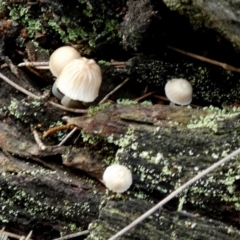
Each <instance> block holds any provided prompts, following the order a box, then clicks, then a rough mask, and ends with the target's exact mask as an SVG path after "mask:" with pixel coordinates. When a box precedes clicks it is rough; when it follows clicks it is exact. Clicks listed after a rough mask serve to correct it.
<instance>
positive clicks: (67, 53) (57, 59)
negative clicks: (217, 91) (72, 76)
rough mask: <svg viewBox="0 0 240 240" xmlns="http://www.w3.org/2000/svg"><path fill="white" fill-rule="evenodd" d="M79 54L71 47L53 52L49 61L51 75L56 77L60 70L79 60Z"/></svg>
mask: <svg viewBox="0 0 240 240" xmlns="http://www.w3.org/2000/svg"><path fill="white" fill-rule="evenodd" d="M80 57H81V55H80V53H79V52H78V51H77V50H76V49H75V48H73V47H70V46H64V47H60V48H58V49H57V50H55V51H54V52H53V53H52V55H51V56H50V59H49V68H50V71H51V73H52V74H53V75H54V76H55V77H58V76H59V75H60V73H61V71H62V69H63V68H64V67H65V66H66V65H67V64H68V63H69V62H71V61H72V60H74V59H78V58H80Z"/></svg>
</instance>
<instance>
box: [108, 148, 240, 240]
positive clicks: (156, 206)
mask: <svg viewBox="0 0 240 240" xmlns="http://www.w3.org/2000/svg"><path fill="white" fill-rule="evenodd" d="M239 153H240V148H238V149H237V150H235V151H234V152H232V153H230V154H229V155H228V156H226V157H224V158H223V159H221V160H219V161H218V162H216V163H214V164H213V165H211V166H210V167H208V168H207V169H205V170H203V171H202V172H200V173H199V174H197V175H196V176H195V177H193V178H192V179H190V180H189V181H187V182H186V183H184V184H183V185H182V186H180V187H179V188H178V189H176V190H175V191H173V192H172V193H171V194H169V195H168V196H167V197H166V198H164V199H163V200H162V201H160V202H159V203H158V204H156V205H155V206H154V207H152V208H151V209H149V210H148V211H147V212H145V213H144V214H143V215H141V216H140V217H139V218H137V219H136V220H134V221H133V222H132V223H130V224H129V225H128V226H126V227H125V228H123V229H122V230H121V231H119V232H118V233H116V234H115V235H114V236H112V237H111V238H109V239H108V240H115V239H117V238H118V237H120V236H122V235H123V234H125V233H126V232H128V231H129V230H130V229H131V228H133V227H135V226H136V225H137V224H139V223H140V222H142V221H143V220H144V219H145V218H147V217H149V216H150V215H151V214H152V213H154V212H155V211H156V210H158V209H159V208H160V207H162V206H163V205H164V204H165V203H167V202H168V201H170V200H171V199H173V198H174V197H176V196H177V195H178V194H179V193H181V192H182V191H183V190H185V189H186V188H187V187H188V186H190V185H191V184H193V183H195V182H196V181H197V180H199V179H201V178H202V177H204V176H206V175H207V174H208V173H210V172H211V171H213V170H215V169H216V168H217V167H219V166H221V165H223V164H225V163H226V162H228V161H229V160H231V158H233V157H235V156H236V155H238V154H239Z"/></svg>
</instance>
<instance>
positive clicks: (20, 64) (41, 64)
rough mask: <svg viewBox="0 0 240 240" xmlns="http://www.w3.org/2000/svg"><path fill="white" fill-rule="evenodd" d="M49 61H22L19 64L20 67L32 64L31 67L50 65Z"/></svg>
mask: <svg viewBox="0 0 240 240" xmlns="http://www.w3.org/2000/svg"><path fill="white" fill-rule="evenodd" d="M48 65H49V62H22V63H19V64H18V65H17V66H18V67H25V66H30V67H35V66H48Z"/></svg>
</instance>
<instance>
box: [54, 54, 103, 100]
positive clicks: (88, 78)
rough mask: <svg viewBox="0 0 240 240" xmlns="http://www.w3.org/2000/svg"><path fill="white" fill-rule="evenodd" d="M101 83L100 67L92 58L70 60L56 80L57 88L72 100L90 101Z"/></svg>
mask: <svg viewBox="0 0 240 240" xmlns="http://www.w3.org/2000/svg"><path fill="white" fill-rule="evenodd" d="M101 83H102V74H101V69H100V67H99V66H98V65H97V63H96V62H95V61H94V60H93V59H87V58H84V57H82V58H79V59H75V60H72V61H71V62H70V63H68V64H67V65H66V66H65V67H64V68H63V70H62V72H61V74H60V75H59V76H58V78H57V80H56V87H57V89H58V90H59V91H60V92H61V93H63V94H64V95H65V96H67V97H69V98H70V99H72V100H77V101H83V102H92V101H94V100H95V98H96V97H97V96H98V92H99V88H100V86H101Z"/></svg>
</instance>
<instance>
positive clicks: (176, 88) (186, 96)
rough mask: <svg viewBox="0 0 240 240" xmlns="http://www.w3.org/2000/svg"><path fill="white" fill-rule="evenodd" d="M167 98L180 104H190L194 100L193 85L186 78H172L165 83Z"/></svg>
mask: <svg viewBox="0 0 240 240" xmlns="http://www.w3.org/2000/svg"><path fill="white" fill-rule="evenodd" d="M165 94H166V96H167V98H168V99H169V100H170V101H171V102H173V103H176V104H179V105H188V104H190V103H191V101H192V85H191V84H190V82H188V81H187V80H185V79H182V78H179V79H172V80H170V81H168V82H167V83H166V85H165Z"/></svg>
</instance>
